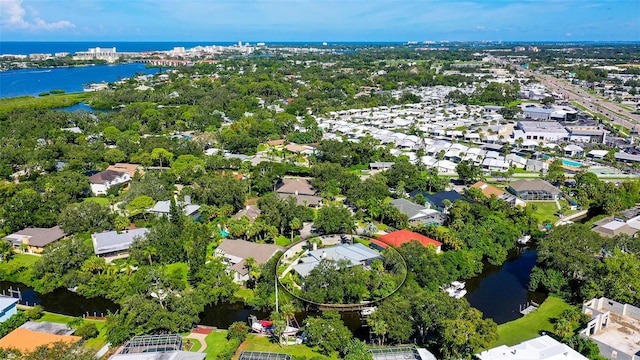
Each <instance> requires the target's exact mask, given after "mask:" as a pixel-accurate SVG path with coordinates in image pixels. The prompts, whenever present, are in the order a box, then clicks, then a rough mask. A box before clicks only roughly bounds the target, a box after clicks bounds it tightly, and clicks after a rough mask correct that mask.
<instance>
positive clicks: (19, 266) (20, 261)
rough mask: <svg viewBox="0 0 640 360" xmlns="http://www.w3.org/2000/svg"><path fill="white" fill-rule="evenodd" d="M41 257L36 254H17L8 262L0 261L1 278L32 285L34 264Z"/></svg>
mask: <svg viewBox="0 0 640 360" xmlns="http://www.w3.org/2000/svg"><path fill="white" fill-rule="evenodd" d="M39 258H40V257H39V256H36V255H29V254H15V255H14V256H13V258H12V259H11V260H9V261H8V262H4V261H2V262H0V278H2V279H3V280H7V281H15V282H21V283H23V284H26V285H30V284H31V283H32V281H33V280H34V279H33V277H34V276H33V264H34V263H35V262H36V261H38V259H39Z"/></svg>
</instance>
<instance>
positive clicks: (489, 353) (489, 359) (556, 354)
mask: <svg viewBox="0 0 640 360" xmlns="http://www.w3.org/2000/svg"><path fill="white" fill-rule="evenodd" d="M476 357H477V358H478V359H480V360H587V358H586V357H584V356H583V355H582V354H580V353H579V352H577V351H575V350H573V349H572V348H570V347H569V346H567V345H565V344H563V343H561V342H559V341H557V340H554V339H553V338H552V337H550V336H549V335H543V336H540V337H537V338H535V339H531V340H527V341H524V342H521V343H520V344H518V345H514V346H506V345H501V346H498V347H496V348H493V349H489V350H486V351H483V352H481V353H479V354H476Z"/></svg>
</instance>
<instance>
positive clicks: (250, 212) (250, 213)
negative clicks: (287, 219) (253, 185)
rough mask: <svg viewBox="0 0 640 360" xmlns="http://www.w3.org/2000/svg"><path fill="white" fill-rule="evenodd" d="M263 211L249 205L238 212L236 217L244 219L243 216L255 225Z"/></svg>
mask: <svg viewBox="0 0 640 360" xmlns="http://www.w3.org/2000/svg"><path fill="white" fill-rule="evenodd" d="M261 213H262V210H260V209H258V207H256V206H253V205H247V206H246V207H245V208H244V209H241V210H240V211H238V212H237V213H236V214H235V215H234V217H235V218H236V219H242V217H243V216H246V217H247V218H248V219H249V222H250V223H252V224H253V222H254V221H256V219H257V218H258V216H260V214H261Z"/></svg>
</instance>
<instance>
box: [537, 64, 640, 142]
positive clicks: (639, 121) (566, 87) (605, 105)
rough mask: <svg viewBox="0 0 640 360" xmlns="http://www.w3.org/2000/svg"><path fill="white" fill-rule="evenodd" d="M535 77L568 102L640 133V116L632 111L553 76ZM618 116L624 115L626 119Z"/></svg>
mask: <svg viewBox="0 0 640 360" xmlns="http://www.w3.org/2000/svg"><path fill="white" fill-rule="evenodd" d="M535 77H536V78H537V79H538V80H539V81H540V82H541V83H543V84H544V85H546V86H548V87H549V88H551V89H552V90H553V91H555V92H558V93H561V94H563V95H564V96H565V97H566V98H567V99H568V100H573V101H576V102H577V103H579V104H580V105H582V106H584V107H585V108H587V109H589V110H593V111H595V112H598V113H601V114H603V115H604V116H606V117H608V118H610V119H611V121H613V122H614V123H616V124H618V125H621V126H623V127H625V128H627V129H629V130H636V131H640V115H637V114H632V113H631V111H629V110H627V109H625V108H622V107H621V106H620V105H618V104H616V103H614V102H611V101H608V100H606V99H604V98H602V97H600V96H595V95H593V94H589V93H588V92H586V91H584V90H583V89H581V88H580V87H578V86H574V85H572V84H569V83H567V82H565V81H562V80H558V79H556V78H554V77H553V76H550V75H538V74H536V75H535ZM618 114H621V115H624V117H622V116H620V115H618Z"/></svg>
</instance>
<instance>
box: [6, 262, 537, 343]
mask: <svg viewBox="0 0 640 360" xmlns="http://www.w3.org/2000/svg"><path fill="white" fill-rule="evenodd" d="M535 262H536V251H535V250H525V251H520V252H518V251H517V250H512V251H511V252H510V253H509V257H508V260H507V261H506V262H505V263H504V265H503V266H492V265H490V264H485V265H484V271H483V272H482V274H480V275H478V276H477V277H475V278H473V279H470V280H468V281H467V282H466V284H467V289H468V295H467V296H466V298H467V300H468V301H469V303H470V304H471V306H473V307H475V308H476V309H478V310H480V311H482V312H483V314H484V317H485V318H492V319H493V320H494V321H495V322H496V323H498V324H502V323H505V322H508V321H511V320H514V319H517V318H519V317H521V316H522V315H521V314H520V312H519V306H520V305H524V304H525V303H527V302H528V301H534V302H536V303H542V302H543V301H544V299H545V297H546V295H545V294H542V293H536V292H530V291H528V290H527V283H528V282H529V274H530V273H531V269H532V268H533V266H534V265H535ZM10 288H12V289H14V290H18V289H19V290H21V294H22V301H21V302H20V303H22V304H27V305H34V304H40V305H42V306H43V307H44V308H45V310H47V311H51V312H55V313H59V314H63V315H70V316H82V315H91V316H102V315H104V314H106V313H107V312H108V311H115V310H117V309H118V305H117V304H115V303H113V302H112V301H110V300H108V299H105V298H91V299H88V298H85V297H84V296H81V295H78V294H76V293H74V292H72V291H69V290H67V289H56V290H55V291H53V292H51V293H49V294H39V293H37V292H36V291H35V290H33V289H32V288H29V287H28V286H26V285H24V284H20V283H13V282H8V281H0V294H2V293H5V294H7V295H10V294H9V293H8V290H9V289H10ZM15 296H16V297H17V295H15ZM249 315H255V316H256V317H257V318H258V319H264V318H268V317H269V313H268V312H262V311H257V310H254V309H252V308H251V307H248V306H245V305H244V304H242V303H220V304H216V305H210V306H207V307H206V308H205V311H204V312H203V313H202V314H201V315H200V323H201V324H203V325H208V326H215V327H218V328H227V327H228V326H229V325H231V323H233V322H235V321H243V322H244V321H247V319H248V317H249ZM308 315H309V313H307V312H305V311H303V312H299V313H297V314H296V318H297V319H298V321H299V322H300V323H301V322H302V321H303V320H304V319H305V318H306V317H307V316H308ZM342 318H343V320H344V322H345V324H346V325H347V327H349V328H350V329H351V331H353V332H354V333H355V335H356V336H357V337H359V338H361V339H368V337H369V334H368V331H367V330H366V329H365V328H363V327H362V321H361V319H360V317H359V314H358V313H357V312H347V313H343V314H342Z"/></svg>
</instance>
